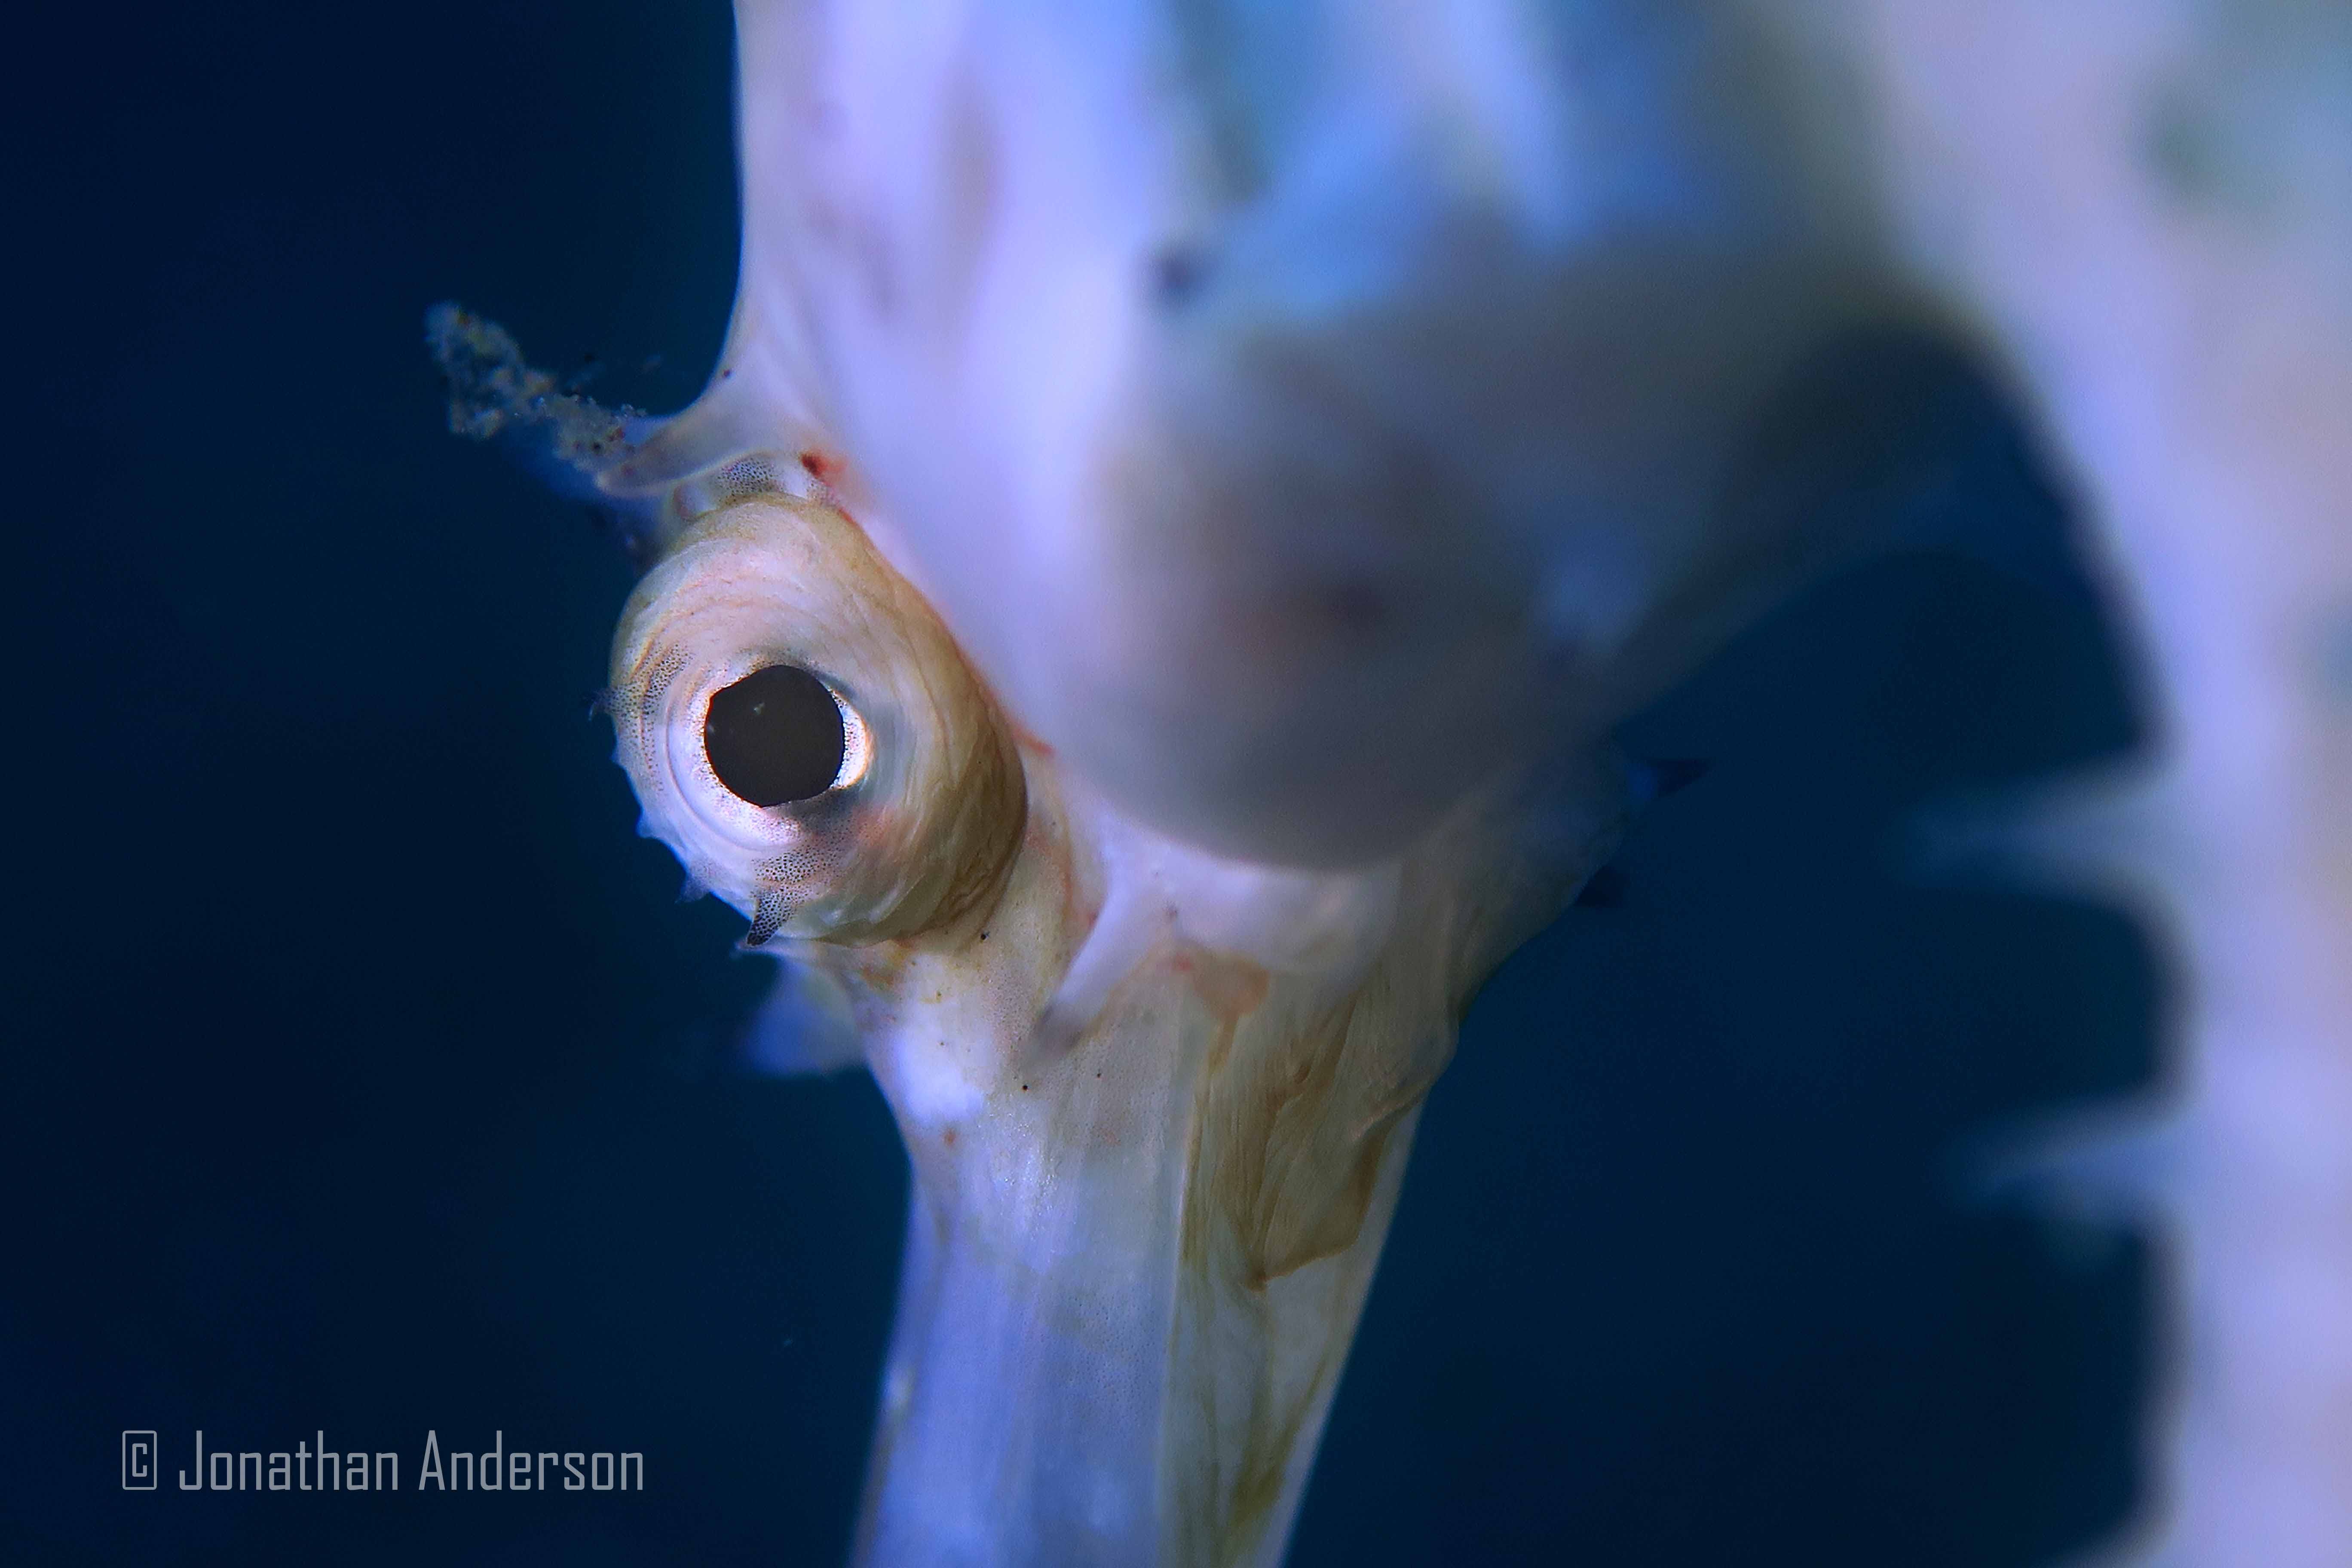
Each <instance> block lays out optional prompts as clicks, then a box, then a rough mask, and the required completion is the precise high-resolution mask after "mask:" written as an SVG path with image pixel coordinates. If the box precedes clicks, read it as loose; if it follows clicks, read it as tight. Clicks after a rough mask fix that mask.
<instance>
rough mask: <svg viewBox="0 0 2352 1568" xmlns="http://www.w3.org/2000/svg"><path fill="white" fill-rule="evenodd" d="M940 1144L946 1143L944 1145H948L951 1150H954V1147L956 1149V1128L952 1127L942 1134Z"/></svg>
mask: <svg viewBox="0 0 2352 1568" xmlns="http://www.w3.org/2000/svg"><path fill="white" fill-rule="evenodd" d="M940 1142H942V1143H944V1144H946V1145H947V1146H948V1147H949V1148H950V1149H952V1148H954V1147H955V1129H954V1128H952V1127H950V1128H949V1129H948V1130H947V1131H944V1132H942V1133H940Z"/></svg>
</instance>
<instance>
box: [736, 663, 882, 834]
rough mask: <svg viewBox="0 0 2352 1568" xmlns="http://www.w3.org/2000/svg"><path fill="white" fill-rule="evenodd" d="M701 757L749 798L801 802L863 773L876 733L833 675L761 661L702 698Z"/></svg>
mask: <svg viewBox="0 0 2352 1568" xmlns="http://www.w3.org/2000/svg"><path fill="white" fill-rule="evenodd" d="M702 749H703V759H704V761H705V762H706V763H709V768H710V771H711V773H712V775H713V776H714V777H715V778H716V779H717V780H718V782H719V785H720V786H721V787H722V788H724V789H726V790H727V792H728V793H729V794H730V795H734V796H735V797H736V798H737V799H738V800H740V801H742V802H744V803H745V804H747V805H755V806H761V807H763V808H770V809H772V808H774V807H777V806H784V805H800V804H803V803H804V802H807V801H812V800H814V799H816V798H817V797H818V796H820V795H827V794H830V793H832V792H834V791H835V790H840V789H845V788H847V787H848V786H849V785H851V784H856V782H857V781H858V780H859V779H860V778H862V777H863V776H864V775H865V773H866V766H867V764H868V763H869V762H870V761H871V760H872V753H873V738H872V733H871V731H869V730H868V729H867V728H866V721H865V720H864V719H863V718H862V717H861V716H860V715H859V714H858V712H857V710H856V709H855V708H853V707H852V706H851V705H850V704H849V702H848V700H846V699H845V698H844V697H843V696H842V695H841V693H840V691H839V690H838V689H835V686H834V685H833V683H832V682H831V681H829V680H826V679H824V677H822V676H820V675H818V674H817V673H815V672H814V670H810V669H806V668H803V667H802V666H800V665H797V664H789V663H783V662H777V663H772V664H765V665H761V666H760V667H759V668H755V669H752V670H751V671H749V672H748V673H746V674H744V675H741V676H740V677H738V678H737V679H734V680H732V681H730V682H729V683H728V684H727V685H725V686H722V687H720V688H719V689H716V690H714V691H712V692H711V693H710V695H709V698H708V699H707V700H706V701H705V704H704V713H703V721H702Z"/></svg>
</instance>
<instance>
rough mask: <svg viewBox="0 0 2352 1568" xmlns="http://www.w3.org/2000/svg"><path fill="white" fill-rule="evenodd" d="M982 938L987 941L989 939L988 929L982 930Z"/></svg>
mask: <svg viewBox="0 0 2352 1568" xmlns="http://www.w3.org/2000/svg"><path fill="white" fill-rule="evenodd" d="M980 940H981V941H982V942H986V941H987V940H988V933H987V932H986V931H982V932H981V933H980Z"/></svg>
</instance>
